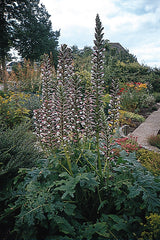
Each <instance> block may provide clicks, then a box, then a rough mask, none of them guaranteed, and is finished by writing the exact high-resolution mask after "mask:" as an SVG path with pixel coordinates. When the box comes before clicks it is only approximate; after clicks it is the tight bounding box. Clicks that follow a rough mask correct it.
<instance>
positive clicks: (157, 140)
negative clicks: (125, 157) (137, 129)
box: [148, 134, 160, 148]
mask: <svg viewBox="0 0 160 240" xmlns="http://www.w3.org/2000/svg"><path fill="white" fill-rule="evenodd" d="M148 142H149V144H150V145H152V146H155V147H157V148H160V134H158V135H156V136H150V137H149V138H148Z"/></svg>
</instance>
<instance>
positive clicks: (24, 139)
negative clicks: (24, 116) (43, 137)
mask: <svg viewBox="0 0 160 240" xmlns="http://www.w3.org/2000/svg"><path fill="white" fill-rule="evenodd" d="M29 128H30V124H21V125H19V126H16V127H15V128H13V129H2V128H1V132H0V156H1V161H0V171H1V172H0V176H1V177H2V176H5V174H8V173H14V172H16V171H17V170H18V169H19V168H20V167H29V166H32V165H33V164H34V161H35V160H36V159H37V158H39V156H40V153H39V151H38V148H36V146H35V142H36V138H35V136H34V135H33V133H32V132H30V131H29Z"/></svg>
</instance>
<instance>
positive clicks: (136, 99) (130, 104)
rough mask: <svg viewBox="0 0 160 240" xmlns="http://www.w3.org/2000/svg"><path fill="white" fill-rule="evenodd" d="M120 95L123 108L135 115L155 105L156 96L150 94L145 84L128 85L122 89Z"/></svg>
mask: <svg viewBox="0 0 160 240" xmlns="http://www.w3.org/2000/svg"><path fill="white" fill-rule="evenodd" d="M120 95H121V108H122V109H123V110H127V111H130V112H134V113H139V112H140V110H141V109H142V108H148V107H149V106H151V105H153V104H154V103H155V99H154V96H153V95H151V94H150V93H149V91H148V88H147V84H145V83H127V84H125V85H124V88H121V89H120Z"/></svg>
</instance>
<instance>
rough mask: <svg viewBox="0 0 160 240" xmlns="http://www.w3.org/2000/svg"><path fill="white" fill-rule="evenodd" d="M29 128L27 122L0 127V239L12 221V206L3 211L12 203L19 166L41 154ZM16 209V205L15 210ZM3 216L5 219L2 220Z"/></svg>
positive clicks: (28, 162)
mask: <svg viewBox="0 0 160 240" xmlns="http://www.w3.org/2000/svg"><path fill="white" fill-rule="evenodd" d="M29 128H30V125H29V124H22V125H19V126H16V127H15V128H13V129H12V130H11V129H2V128H1V131H0V182H1V185H0V222H1V223H0V225H1V229H3V234H4V235H2V236H0V238H1V239H4V237H5V234H7V235H8V233H9V231H10V228H11V227H12V225H13V223H14V212H13V211H12V209H11V208H12V207H10V208H9V213H8V212H5V211H4V209H5V208H6V206H7V204H8V202H9V203H10V204H12V197H11V195H12V193H13V182H14V178H15V176H16V175H17V174H18V170H19V168H28V167H32V166H34V165H35V161H36V160H37V159H39V158H40V156H42V153H40V152H39V149H38V148H37V147H36V145H35V144H36V139H35V136H34V135H33V133H32V132H30V131H29ZM17 209H18V207H16V209H15V212H16V211H17ZM12 212H13V214H12ZM10 213H11V214H10ZM4 216H5V220H2V219H3V217H4ZM5 239H6V238H5Z"/></svg>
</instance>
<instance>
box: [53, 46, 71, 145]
mask: <svg viewBox="0 0 160 240" xmlns="http://www.w3.org/2000/svg"><path fill="white" fill-rule="evenodd" d="M72 74H73V64H72V56H71V50H70V49H69V48H68V47H67V45H66V44H64V45H62V46H61V49H60V53H59V61H58V70H57V80H58V86H57V91H56V93H55V106H56V111H55V113H54V115H55V119H56V135H57V139H58V142H59V144H62V145H63V146H64V145H65V144H66V142H68V141H69V132H70V131H71V125H70V121H69V114H70V106H69V101H68V99H69V94H70V93H69V91H70V90H69V86H70V85H71V83H70V81H71V79H72Z"/></svg>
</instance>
